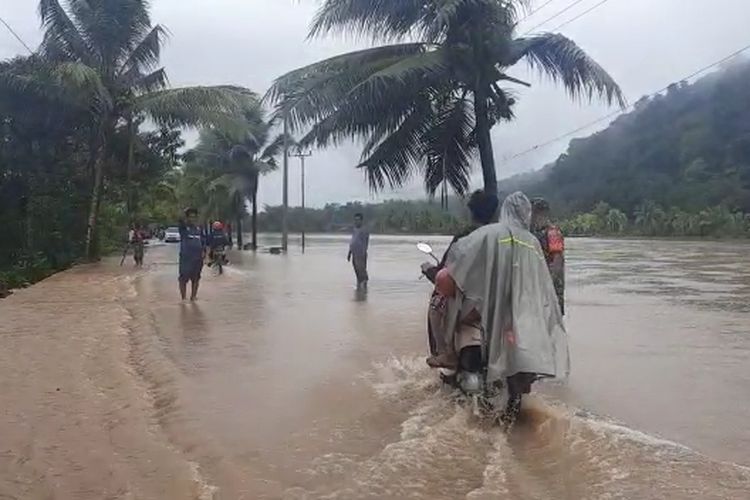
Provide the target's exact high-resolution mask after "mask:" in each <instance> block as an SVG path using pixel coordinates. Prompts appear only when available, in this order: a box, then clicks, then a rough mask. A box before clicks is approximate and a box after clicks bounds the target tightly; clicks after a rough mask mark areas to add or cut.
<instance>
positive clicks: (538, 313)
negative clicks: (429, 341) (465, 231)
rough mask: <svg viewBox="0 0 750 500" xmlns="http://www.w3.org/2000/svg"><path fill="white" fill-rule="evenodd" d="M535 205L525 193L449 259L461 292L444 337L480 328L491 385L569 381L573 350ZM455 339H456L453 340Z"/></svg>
mask: <svg viewBox="0 0 750 500" xmlns="http://www.w3.org/2000/svg"><path fill="white" fill-rule="evenodd" d="M530 222H531V203H530V202H529V200H528V198H527V197H526V196H525V195H524V194H523V193H521V192H517V193H513V194H511V195H510V196H508V198H506V200H505V202H504V203H503V206H502V209H501V213H500V222H499V223H497V224H491V225H488V226H484V227H481V228H479V229H477V230H476V231H474V232H473V233H471V234H470V235H469V236H466V237H465V238H463V239H461V240H460V241H458V242H457V243H456V244H455V245H454V246H453V248H452V249H451V251H450V254H449V255H448V261H447V270H448V272H449V274H450V277H451V278H452V279H453V281H454V282H455V285H456V291H455V295H454V296H453V297H452V298H450V299H449V304H448V313H447V318H446V325H445V326H446V328H445V332H455V331H456V330H457V328H459V327H460V326H461V325H462V324H465V322H466V321H467V320H469V321H477V320H478V321H479V323H480V324H481V330H482V332H483V339H484V347H485V358H486V362H487V382H488V383H494V382H497V381H503V382H505V381H508V382H509V383H510V382H512V379H511V377H515V378H516V379H518V377H517V376H520V377H521V379H522V380H524V381H525V382H524V384H525V385H526V386H527V387H524V388H520V390H521V392H528V386H530V383H531V382H533V380H535V379H536V378H539V377H559V378H562V377H566V376H567V374H568V372H569V355H568V343H567V338H566V332H565V328H564V326H563V321H562V314H561V313H560V306H559V304H558V300H557V295H556V294H555V288H554V286H553V283H552V279H551V277H550V274H549V271H548V269H547V265H546V262H545V260H544V254H543V253H542V249H541V248H540V246H539V242H538V240H537V239H536V238H535V237H534V236H533V235H532V234H531V233H530V232H529V225H530ZM447 334H448V335H450V333H447Z"/></svg>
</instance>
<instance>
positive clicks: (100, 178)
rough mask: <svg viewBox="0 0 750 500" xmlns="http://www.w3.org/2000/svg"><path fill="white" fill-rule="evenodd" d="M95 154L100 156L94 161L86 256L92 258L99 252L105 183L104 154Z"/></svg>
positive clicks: (98, 152)
mask: <svg viewBox="0 0 750 500" xmlns="http://www.w3.org/2000/svg"><path fill="white" fill-rule="evenodd" d="M93 154H95V155H98V157H97V159H96V161H95V162H94V185H93V187H92V189H91V203H90V205H89V216H88V225H87V227H86V256H87V257H88V258H89V259H91V260H94V259H96V258H97V257H98V253H99V248H98V245H97V244H96V243H97V242H96V239H97V235H96V230H97V227H96V226H97V223H98V221H99V206H100V205H101V198H102V185H103V184H104V155H103V153H102V152H100V151H97V152H94V153H93Z"/></svg>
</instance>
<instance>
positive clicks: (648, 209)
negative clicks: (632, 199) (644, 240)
mask: <svg viewBox="0 0 750 500" xmlns="http://www.w3.org/2000/svg"><path fill="white" fill-rule="evenodd" d="M634 215H635V225H636V226H638V227H639V228H641V230H643V231H645V232H646V234H650V235H654V234H658V233H659V231H661V230H662V229H663V226H664V222H665V219H666V213H665V212H664V209H662V208H661V206H659V204H658V203H656V202H654V201H652V200H646V201H644V202H643V203H641V204H640V205H638V206H637V207H636V209H635V213H634Z"/></svg>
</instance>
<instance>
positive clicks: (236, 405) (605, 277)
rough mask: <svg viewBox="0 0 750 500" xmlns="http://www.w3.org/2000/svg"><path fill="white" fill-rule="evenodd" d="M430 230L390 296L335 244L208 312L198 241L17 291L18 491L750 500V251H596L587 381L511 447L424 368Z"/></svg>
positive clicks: (541, 410) (0, 484)
mask: <svg viewBox="0 0 750 500" xmlns="http://www.w3.org/2000/svg"><path fill="white" fill-rule="evenodd" d="M417 241H418V239H417V238H412V237H374V238H373V242H372V248H371V265H370V274H371V279H372V281H371V284H370V290H369V293H368V294H367V295H366V296H365V295H361V294H358V293H356V292H355V290H354V287H353V282H354V277H353V272H352V270H351V268H350V266H349V264H347V262H346V259H345V258H346V241H345V240H344V239H341V238H338V237H324V236H318V237H312V238H308V249H307V253H306V254H305V255H304V256H302V255H300V254H299V253H298V251H297V250H294V249H293V252H292V253H291V254H290V255H289V256H286V257H282V256H273V255H269V254H257V255H253V254H250V253H243V254H239V253H234V254H232V255H230V258H231V260H232V263H231V265H230V266H229V267H228V268H227V269H226V273H225V274H224V275H223V276H214V275H213V274H212V273H211V271H210V270H205V271H204V280H203V283H202V286H201V293H200V299H199V301H198V302H197V303H195V304H183V303H180V301H179V300H178V294H177V290H176V274H177V266H176V262H177V248H176V247H175V246H157V247H153V248H151V249H150V251H149V252H148V253H147V256H146V262H147V269H145V270H143V271H138V272H136V271H132V270H128V269H125V270H120V269H116V268H115V266H114V265H112V264H111V263H104V264H102V265H99V266H91V267H82V268H78V269H75V270H73V271H71V272H68V273H63V274H60V275H58V276H55V277H53V278H51V279H50V280H48V281H45V282H44V283H41V284H40V285H37V286H35V287H32V288H31V289H28V290H23V291H20V292H18V293H17V294H15V295H14V296H12V297H11V298H9V299H6V300H4V301H1V302H0V315H2V318H3V319H4V321H2V324H0V339H2V341H3V349H2V350H0V374H2V378H1V379H0V384H2V387H0V389H2V391H0V404H1V405H2V407H3V408H4V412H3V413H2V417H1V418H0V435H2V436H6V435H12V436H13V437H12V439H10V440H9V441H5V440H3V441H4V442H2V443H0V498H6V497H7V498H203V499H212V498H213V499H240V498H244V499H261V498H268V499H271V498H274V499H276V498H279V499H289V500H293V499H294V500H296V499H299V500H301V499H308V498H309V499H313V498H315V499H317V498H326V499H347V500H348V499H359V498H372V499H391V498H392V499H401V498H425V499H427V498H429V499H456V498H466V499H471V500H478V499H511V498H524V499H558V498H566V499H568V498H569V499H584V498H590V499H603V498H612V499H619V498H622V499H631V498H633V499H636V498H637V499H651V498H654V499H656V498H660V499H661V498H675V499H682V498H716V499H720V498H721V499H724V498H737V499H744V498H748V496H749V495H750V468H748V466H750V404H747V397H748V394H750V257H749V255H750V253H749V251H750V245H747V244H743V243H726V242H725V243H705V242H685V243H675V242H660V241H647V242H644V241H604V240H572V241H571V242H570V250H569V256H568V259H569V260H568V262H569V267H568V286H569V288H568V303H569V308H568V312H569V317H568V318H567V324H568V330H569V335H570V344H571V356H572V374H571V378H570V380H569V381H568V383H567V384H566V385H563V386H555V385H551V384H548V385H540V386H539V387H538V391H537V394H535V395H534V396H533V397H532V398H529V399H528V401H526V403H525V405H526V407H525V409H524V411H523V414H522V418H521V421H520V422H519V423H518V424H517V425H516V426H515V428H514V429H513V430H512V431H511V432H510V433H509V434H506V433H503V432H501V431H500V430H499V429H497V428H494V427H492V426H490V425H488V424H487V423H486V422H482V421H479V420H477V419H476V418H475V417H473V415H472V414H471V412H470V411H468V410H467V409H466V408H465V407H464V406H462V405H461V404H459V403H458V402H457V400H456V395H455V394H452V393H451V392H450V391H447V390H446V389H444V388H443V387H441V386H440V384H439V383H438V381H437V379H436V377H435V376H434V374H433V373H432V372H431V371H430V370H429V369H428V368H427V366H426V364H425V362H424V359H425V350H426V346H425V334H424V327H425V325H424V319H425V314H426V302H427V297H428V295H429V292H430V289H429V286H428V283H426V282H425V281H423V280H419V279H418V275H419V264H420V263H421V261H422V260H423V258H422V256H421V255H420V254H419V252H417V251H416V249H415V247H414V245H415V243H416V242H417ZM429 241H430V243H432V244H433V246H434V247H435V248H436V249H440V250H442V249H443V248H444V247H445V246H446V245H447V242H448V239H445V238H434V237H433V238H429ZM57 389H60V390H57Z"/></svg>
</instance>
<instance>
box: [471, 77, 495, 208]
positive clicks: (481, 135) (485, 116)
mask: <svg viewBox="0 0 750 500" xmlns="http://www.w3.org/2000/svg"><path fill="white" fill-rule="evenodd" d="M474 115H475V116H476V118H475V119H476V134H477V144H478V146H479V158H480V159H481V161H482V177H483V179H484V191H485V192H486V193H494V194H495V196H497V172H495V156H494V154H493V152H492V138H491V137H490V117H489V111H488V108H487V87H486V86H485V85H483V84H482V83H481V82H480V83H478V84H477V86H476V88H475V89H474Z"/></svg>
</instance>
